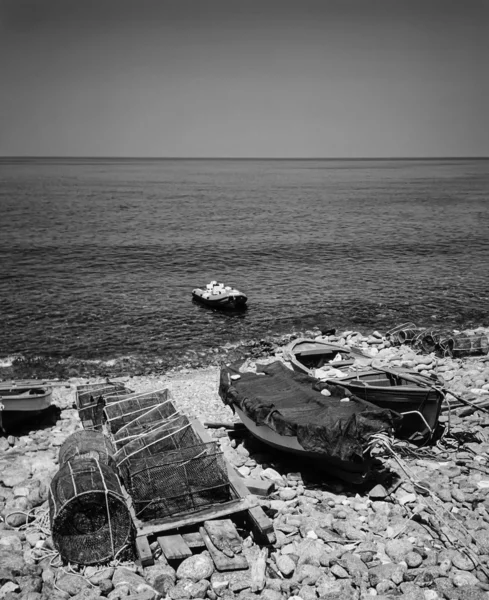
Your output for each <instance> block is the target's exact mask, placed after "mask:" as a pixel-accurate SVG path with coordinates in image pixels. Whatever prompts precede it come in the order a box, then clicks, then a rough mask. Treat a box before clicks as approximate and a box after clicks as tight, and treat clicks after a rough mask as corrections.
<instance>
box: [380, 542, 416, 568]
mask: <svg viewBox="0 0 489 600" xmlns="http://www.w3.org/2000/svg"><path fill="white" fill-rule="evenodd" d="M412 550H413V545H412V543H411V542H410V541H408V540H406V539H395V540H388V541H387V543H386V544H385V553H386V554H387V556H388V557H389V558H390V559H392V561H393V562H395V563H399V562H400V561H401V560H404V559H405V557H406V554H407V553H408V552H411V551H412Z"/></svg>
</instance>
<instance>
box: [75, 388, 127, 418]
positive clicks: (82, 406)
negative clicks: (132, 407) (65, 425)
mask: <svg viewBox="0 0 489 600" xmlns="http://www.w3.org/2000/svg"><path fill="white" fill-rule="evenodd" d="M131 393H133V391H132V390H130V389H129V388H126V387H125V385H124V384H122V383H111V382H102V383H89V384H85V385H78V386H77V388H76V406H77V408H78V415H79V416H80V420H81V422H82V424H83V427H84V428H85V429H95V430H101V429H102V424H103V419H104V413H103V409H104V406H105V405H106V404H107V402H108V401H109V400H108V399H109V398H110V397H111V396H113V395H114V394H123V395H124V396H127V395H128V394H131Z"/></svg>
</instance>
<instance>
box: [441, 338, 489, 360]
mask: <svg viewBox="0 0 489 600" xmlns="http://www.w3.org/2000/svg"><path fill="white" fill-rule="evenodd" d="M439 344H440V348H441V350H442V351H443V354H444V355H445V356H452V357H453V358H461V357H464V356H475V355H483V354H487V353H488V352H489V342H488V339H487V336H486V335H482V334H480V335H453V336H450V337H447V338H445V339H443V340H441V341H440V342H439Z"/></svg>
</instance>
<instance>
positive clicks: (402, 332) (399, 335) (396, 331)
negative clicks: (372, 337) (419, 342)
mask: <svg viewBox="0 0 489 600" xmlns="http://www.w3.org/2000/svg"><path fill="white" fill-rule="evenodd" d="M422 331H424V328H421V327H416V325H415V324H414V323H403V324H402V325H398V326H397V327H394V328H393V329H390V330H389V331H387V332H386V337H387V339H388V340H390V342H391V343H392V344H397V345H400V344H410V343H411V342H413V340H414V339H415V338H416V337H417V336H418V335H419V334H420V333H421V332H422Z"/></svg>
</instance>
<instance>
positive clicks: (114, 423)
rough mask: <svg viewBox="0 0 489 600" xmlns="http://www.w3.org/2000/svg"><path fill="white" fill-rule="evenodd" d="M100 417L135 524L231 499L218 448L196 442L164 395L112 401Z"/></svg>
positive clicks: (187, 424) (184, 418) (186, 422)
mask: <svg viewBox="0 0 489 600" xmlns="http://www.w3.org/2000/svg"><path fill="white" fill-rule="evenodd" d="M104 416H105V422H106V427H107V429H108V431H110V435H111V439H112V440H113V443H114V446H115V448H116V455H115V460H116V464H117V467H118V469H119V472H120V475H121V477H122V480H123V482H124V486H125V487H126V489H127V491H128V492H129V494H130V496H131V500H132V504H133V508H134V512H135V516H136V517H137V518H138V519H139V520H141V521H154V520H157V519H164V518H166V517H171V516H177V515H180V514H182V513H189V512H193V511H196V510H199V509H202V508H205V507H207V506H210V505H214V504H218V503H221V502H226V501H228V500H230V499H231V491H230V483H229V478H228V475H227V469H226V464H225V462H224V457H223V455H222V452H221V451H220V448H219V445H218V444H217V442H214V441H213V442H208V443H207V442H203V441H202V440H201V439H200V438H199V436H198V435H197V434H196V433H195V431H194V429H193V427H192V424H191V422H190V421H189V419H188V417H187V416H186V415H184V414H182V413H180V412H178V411H177V410H176V409H175V407H174V405H173V403H172V402H171V399H170V394H169V391H168V390H162V391H157V392H148V393H146V394H134V395H131V396H128V397H126V398H124V399H121V400H119V401H117V402H111V403H110V404H107V405H106V406H105V408H104Z"/></svg>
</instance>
